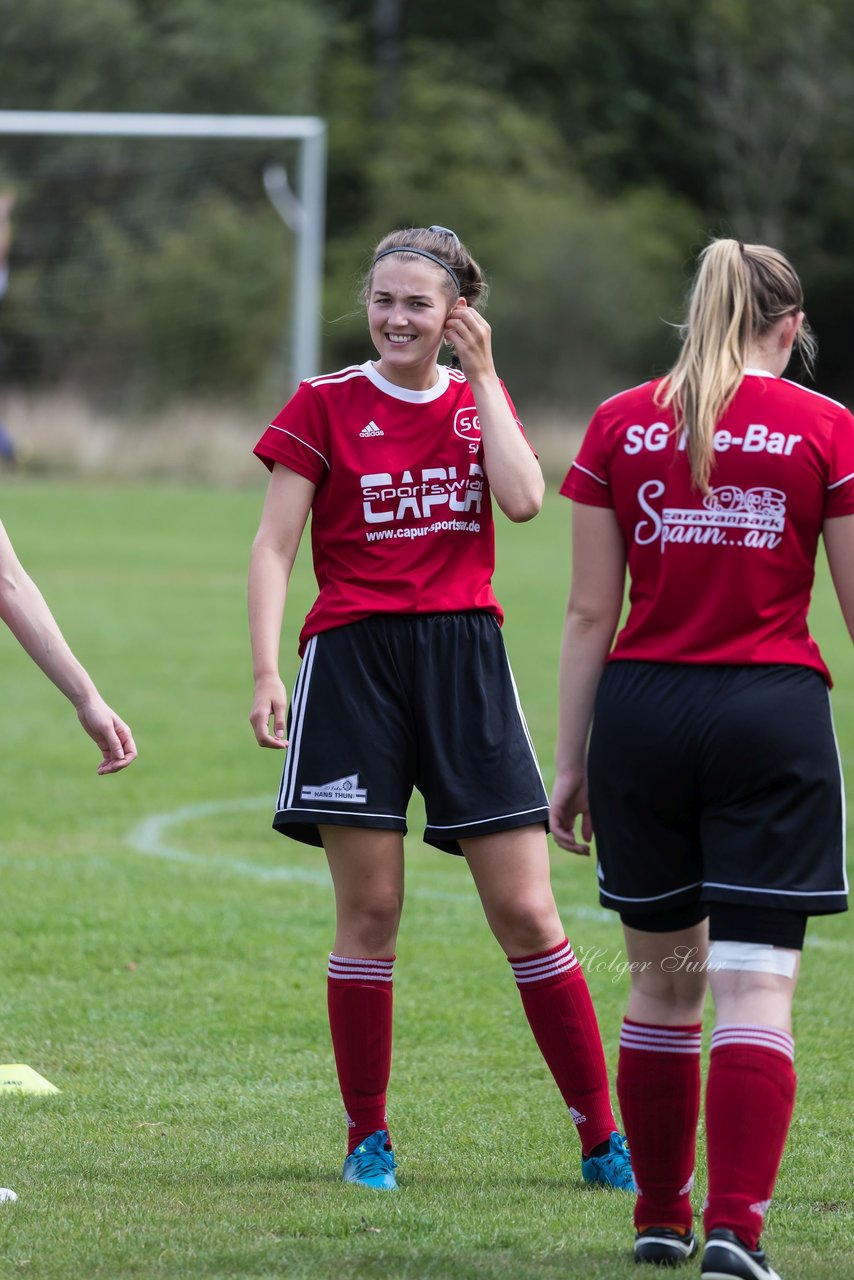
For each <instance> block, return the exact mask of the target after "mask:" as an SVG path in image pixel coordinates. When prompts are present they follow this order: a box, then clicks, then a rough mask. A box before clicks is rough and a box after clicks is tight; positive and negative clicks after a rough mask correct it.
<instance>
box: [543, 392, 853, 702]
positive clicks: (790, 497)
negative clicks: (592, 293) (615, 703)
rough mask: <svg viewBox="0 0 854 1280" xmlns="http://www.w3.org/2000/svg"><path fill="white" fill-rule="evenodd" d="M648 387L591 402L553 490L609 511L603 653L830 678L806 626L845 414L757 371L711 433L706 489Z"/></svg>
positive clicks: (842, 447)
mask: <svg viewBox="0 0 854 1280" xmlns="http://www.w3.org/2000/svg"><path fill="white" fill-rule="evenodd" d="M659 385H660V382H658V381H656V382H646V383H644V384H643V385H642V386H639V387H635V388H633V389H632V390H630V391H624V392H622V393H621V394H620V395H617V396H614V397H613V398H612V399H610V400H606V401H605V403H604V404H602V405H600V406H599V408H598V409H597V411H596V413H595V414H594V416H593V419H592V421H591V423H590V426H589V428H588V430H587V434H586V436H585V438H584V442H583V444H582V446H581V450H580V452H579V454H578V457H577V458H576V460H575V462H574V463H573V465H572V467H571V468H570V471H569V474H568V475H567V477H566V479H565V481H564V483H563V486H562V488H561V493H563V494H565V495H566V496H567V497H569V498H573V499H575V501H577V502H582V503H586V504H588V505H590V506H596V507H612V508H613V509H614V511H615V514H616V517H617V520H618V522H619V525H620V529H621V531H622V535H623V539H624V542H625V546H626V554H627V559H628V568H629V575H630V578H631V586H630V593H629V599H630V604H631V608H630V611H629V616H628V620H627V622H626V625H625V627H624V628H623V629H622V631H621V632H620V634H619V635H618V637H617V641H616V644H615V645H614V649H613V651H612V653H611V658H612V659H618V658H634V659H641V660H644V661H650V662H702V663H766V662H767V663H795V664H797V665H801V666H808V667H814V668H815V669H816V670H817V671H820V672H821V673H822V675H823V676H824V677H825V679H826V680H827V681H828V683H829V682H830V675H829V672H828V670H827V667H826V666H825V664H824V662H823V660H822V657H821V654H820V653H819V650H818V646H817V644H816V643H815V641H814V640H813V638H812V637H811V636H810V634H809V631H808V628H807V610H808V608H809V602H810V592H811V589H812V583H813V576H814V571H815V558H816V552H817V548H818V539H819V535H820V533H821V527H822V523H823V521H824V520H825V519H827V518H828V517H833V516H844V515H851V514H854V418H852V416H851V414H850V413H849V412H848V410H847V409H846V408H845V407H844V406H843V405H841V404H837V402H836V401H835V400H830V399H828V398H827V397H826V396H822V395H819V394H818V393H817V392H814V391H809V390H807V389H806V388H805V387H801V386H797V385H796V384H795V383H792V382H787V381H785V380H784V379H782V378H775V377H774V376H773V375H772V374H769V373H766V372H764V371H762V370H759V369H748V370H745V377H744V379H743V380H742V383H741V385H740V386H739V388H738V391H737V392H736V395H735V398H734V399H733V401H732V404H731V405H730V407H729V408H728V409H727V411H726V413H725V414H724V416H723V418H722V419H721V421H720V423H719V425H718V427H717V430H716V431H715V436H714V447H715V463H714V467H713V469H712V474H711V477H710V486H711V492H710V493H709V494H708V495H707V496H705V497H704V496H703V495H702V494H701V493H700V492H699V491H698V490H697V489H696V488H694V487H693V486H692V483H691V471H690V464H689V462H688V456H687V451H686V448H685V440H684V436H683V437H681V438H679V437H678V436H677V434H676V432H675V428H674V418H673V414H672V412H671V411H670V410H662V409H661V408H660V407H659V406H658V405H656V403H655V399H654V396H655V392H656V390H657V389H658V387H659Z"/></svg>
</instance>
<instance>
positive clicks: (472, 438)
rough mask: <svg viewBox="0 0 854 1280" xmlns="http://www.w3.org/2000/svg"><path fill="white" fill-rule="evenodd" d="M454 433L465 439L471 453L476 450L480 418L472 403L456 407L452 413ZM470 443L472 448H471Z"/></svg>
mask: <svg viewBox="0 0 854 1280" xmlns="http://www.w3.org/2000/svg"><path fill="white" fill-rule="evenodd" d="M454 435H457V436H459V437H460V439H461V440H467V441H468V443H469V448H470V451H471V452H472V453H474V452H476V451H477V446H478V445H479V444H480V418H479V417H478V416H477V409H476V408H475V407H474V405H469V406H467V407H466V408H465V409H457V412H456V413H455V414H454ZM472 445H473V446H474V448H471V446H472Z"/></svg>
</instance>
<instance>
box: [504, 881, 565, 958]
mask: <svg viewBox="0 0 854 1280" xmlns="http://www.w3.org/2000/svg"><path fill="white" fill-rule="evenodd" d="M490 924H491V926H492V931H493V933H494V934H495V936H496V938H497V939H498V941H499V942H500V943H501V945H502V946H503V947H504V949H505V951H506V952H507V954H508V955H511V956H513V955H516V956H526V955H534V954H535V953H536V952H538V951H547V950H549V948H550V947H554V946H557V944H558V943H559V942H561V941H562V940H563V938H564V932H563V926H562V925H561V922H560V916H559V915H558V913H557V908H556V906H555V904H554V899H553V898H552V897H551V895H549V896H548V897H547V898H543V897H541V896H539V895H537V896H531V897H525V896H524V895H519V896H517V897H515V898H512V899H510V900H508V901H507V902H503V903H501V904H500V905H499V906H498V907H497V908H495V907H494V908H493V910H492V911H491V913H490Z"/></svg>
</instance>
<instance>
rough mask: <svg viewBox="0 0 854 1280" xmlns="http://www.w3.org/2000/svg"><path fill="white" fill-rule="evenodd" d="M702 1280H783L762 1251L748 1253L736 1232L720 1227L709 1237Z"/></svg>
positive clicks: (701, 1269) (702, 1264)
mask: <svg viewBox="0 0 854 1280" xmlns="http://www.w3.org/2000/svg"><path fill="white" fill-rule="evenodd" d="M700 1280H780V1277H779V1276H778V1275H777V1272H776V1271H774V1270H772V1268H771V1267H770V1266H769V1265H768V1259H767V1258H766V1257H765V1253H764V1251H763V1250H762V1249H748V1247H747V1245H746V1244H744V1243H742V1241H741V1240H739V1238H738V1236H737V1235H736V1234H735V1232H734V1231H727V1230H725V1229H724V1228H723V1227H716V1228H715V1230H714V1231H710V1232H709V1234H708V1235H707V1237H706V1247H705V1249H704V1250H703V1260H702V1262H701V1263H700Z"/></svg>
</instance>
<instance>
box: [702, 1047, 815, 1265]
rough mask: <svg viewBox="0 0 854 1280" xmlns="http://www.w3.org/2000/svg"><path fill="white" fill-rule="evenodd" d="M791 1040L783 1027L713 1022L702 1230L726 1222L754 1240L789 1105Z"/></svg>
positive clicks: (773, 1178) (771, 1191) (793, 1077)
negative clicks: (714, 1023) (717, 1024)
mask: <svg viewBox="0 0 854 1280" xmlns="http://www.w3.org/2000/svg"><path fill="white" fill-rule="evenodd" d="M794 1057H795V1042H794V1040H793V1039H792V1037H791V1036H790V1035H789V1033H788V1031H780V1030H779V1029H778V1028H777V1027H759V1026H752V1025H749V1024H742V1023H730V1024H727V1025H724V1026H718V1027H716V1028H715V1031H714V1034H713V1035H712V1056H711V1060H710V1063H709V1081H708V1084H707V1086H706V1142H707V1147H708V1162H709V1195H708V1199H707V1200H706V1207H705V1212H704V1214H703V1224H704V1226H705V1229H706V1231H707V1232H708V1231H711V1230H713V1229H714V1228H715V1227H725V1228H727V1230H729V1231H734V1232H735V1234H736V1235H737V1236H738V1237H739V1239H740V1240H743V1241H744V1243H745V1244H746V1245H747V1247H748V1249H755V1248H757V1246H758V1243H759V1233H760V1232H761V1230H762V1221H763V1219H764V1217H765V1213H766V1211H767V1209H768V1206H769V1204H770V1203H771V1197H772V1195H773V1194H774V1183H775V1181H776V1178H777V1170H778V1169H779V1168H780V1161H781V1160H782V1158H783V1148H784V1147H785V1145H786V1137H787V1136H788V1132H789V1125H790V1123H791V1119H792V1111H793V1109H794V1105H795V1085H796V1083H797V1077H796V1075H795V1069H794V1066H793V1062H794Z"/></svg>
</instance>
